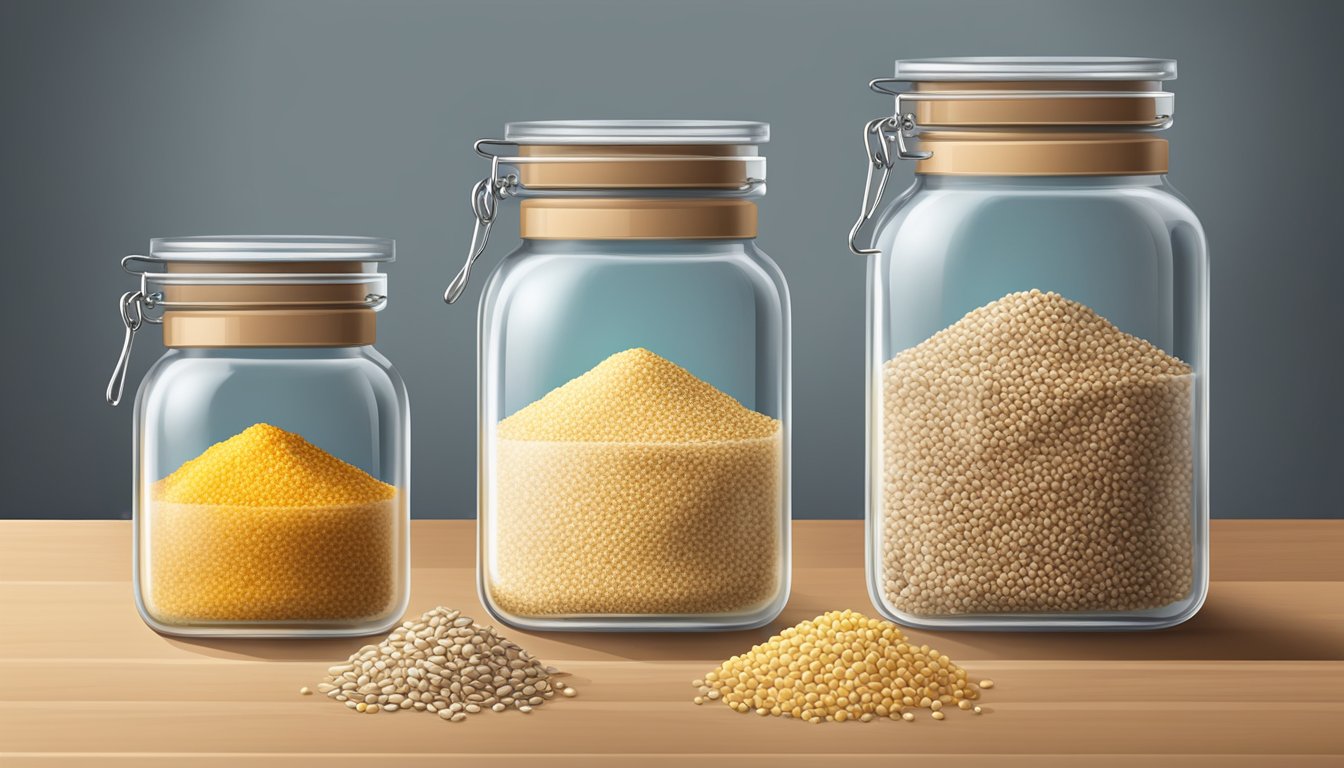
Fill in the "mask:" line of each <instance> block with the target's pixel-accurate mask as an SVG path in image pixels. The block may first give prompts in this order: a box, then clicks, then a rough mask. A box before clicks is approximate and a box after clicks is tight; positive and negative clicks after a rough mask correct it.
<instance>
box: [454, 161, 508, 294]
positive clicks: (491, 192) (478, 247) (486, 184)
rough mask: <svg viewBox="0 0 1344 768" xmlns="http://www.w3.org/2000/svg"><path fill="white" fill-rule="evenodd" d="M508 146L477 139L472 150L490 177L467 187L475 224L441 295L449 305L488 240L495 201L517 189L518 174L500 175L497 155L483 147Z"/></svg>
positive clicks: (460, 290) (463, 284)
mask: <svg viewBox="0 0 1344 768" xmlns="http://www.w3.org/2000/svg"><path fill="white" fill-rule="evenodd" d="M490 145H496V146H504V145H511V142H507V141H503V140H501V139H480V140H478V141H477V142H476V144H475V146H474V148H475V150H476V154H478V155H480V156H481V157H487V158H489V159H490V175H489V176H486V177H485V178H484V179H481V180H480V181H478V182H476V184H475V186H473V187H472V188H471V213H472V215H473V216H474V217H475V219H476V221H475V224H473V225H472V228H471V245H470V246H469V247H468V248H467V261H466V263H464V264H463V265H462V269H460V270H458V272H457V275H456V276H455V277H454V278H453V281H452V282H451V283H449V284H448V289H447V290H446V291H444V292H443V300H444V301H446V302H448V303H449V304H452V303H453V302H455V301H457V300H458V299H459V298H461V296H462V292H463V291H464V290H466V288H467V281H468V280H470V279H471V266H472V265H473V264H475V263H476V259H478V258H480V256H481V254H482V253H485V246H486V243H488V242H489V241H490V228H491V227H492V226H494V223H495V214H497V213H498V212H499V201H501V200H503V199H505V198H507V197H512V196H513V195H514V194H515V193H516V192H517V190H518V184H519V181H518V174H516V173H508V174H505V175H503V176H501V175H500V170H499V155H495V154H492V153H490V152H486V151H485V149H484V147H486V146H490Z"/></svg>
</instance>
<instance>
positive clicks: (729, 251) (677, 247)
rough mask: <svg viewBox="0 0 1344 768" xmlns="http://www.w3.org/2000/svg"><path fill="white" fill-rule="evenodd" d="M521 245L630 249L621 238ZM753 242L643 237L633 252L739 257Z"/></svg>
mask: <svg viewBox="0 0 1344 768" xmlns="http://www.w3.org/2000/svg"><path fill="white" fill-rule="evenodd" d="M523 242H524V247H525V249H526V253H527V255H529V256H569V255H573V254H575V253H581V254H583V255H584V256H615V257H620V258H628V257H630V256H631V255H632V249H631V246H630V244H629V243H628V242H627V241H621V240H584V239H575V240H537V239H525V240H524V241H523ZM755 243H756V241H755V240H753V239H751V238H740V239H718V240H708V239H707V240H680V239H664V240H643V241H640V243H639V247H638V249H637V254H652V255H657V256H660V257H677V256H684V257H686V258H694V259H705V258H711V259H712V258H716V257H734V256H740V255H741V254H743V253H744V252H747V251H750V250H752V249H754V248H755Z"/></svg>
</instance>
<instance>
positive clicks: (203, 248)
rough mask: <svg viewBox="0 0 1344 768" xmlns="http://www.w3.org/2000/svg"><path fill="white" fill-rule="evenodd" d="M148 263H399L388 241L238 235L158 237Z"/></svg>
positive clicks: (312, 236)
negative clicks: (396, 261)
mask: <svg viewBox="0 0 1344 768" xmlns="http://www.w3.org/2000/svg"><path fill="white" fill-rule="evenodd" d="M139 258H140V259H143V260H146V261H161V262H182V261H207V262H314V261H316V262H385V261H395V260H396V241H394V240H390V239H388V238H384V237H346V236H330V235H267V236H258V235H236V236H224V237H209V236H197V237H156V238H154V239H152V240H150V241H149V256H141V257H139Z"/></svg>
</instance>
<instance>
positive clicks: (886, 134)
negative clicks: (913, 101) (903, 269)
mask: <svg viewBox="0 0 1344 768" xmlns="http://www.w3.org/2000/svg"><path fill="white" fill-rule="evenodd" d="M883 82H886V81H885V80H874V81H873V82H872V83H869V87H870V88H872V89H873V90H875V91H878V92H879V93H886V94H890V95H892V96H895V97H896V111H895V114H893V115H892V116H891V117H879V118H877V119H875V120H869V121H868V122H867V123H866V124H865V125H864V126H863V152H864V154H865V155H866V156H867V157H868V174H867V177H866V178H865V179H864V182H863V202H862V204H861V205H860V207H859V217H858V219H856V220H855V222H854V226H852V227H850V229H849V250H850V252H852V253H855V254H857V255H859V256H871V255H872V254H875V253H879V250H878V249H876V248H863V247H860V246H859V243H858V238H859V230H860V229H861V228H862V227H863V225H864V224H866V223H868V220H869V219H871V218H873V215H874V214H876V213H877V209H878V206H880V205H881V204H882V195H883V194H884V193H885V192H886V190H887V182H888V181H889V180H890V179H891V169H892V168H894V167H895V166H896V161H897V160H927V159H929V158H930V157H932V156H933V154H932V153H930V152H917V151H912V150H911V149H910V148H909V147H907V146H906V144H905V140H906V137H910V136H915V135H917V134H918V128H919V126H918V125H917V124H916V123H915V116H914V115H913V114H909V113H903V112H902V111H901V95H900V94H899V93H896V92H893V91H889V90H886V89H885V88H882V87H881V83H883ZM892 145H895V153H894V154H893V152H892ZM874 175H876V176H877V181H876V184H874V181H873V177H874Z"/></svg>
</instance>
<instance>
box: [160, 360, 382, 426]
mask: <svg viewBox="0 0 1344 768" xmlns="http://www.w3.org/2000/svg"><path fill="white" fill-rule="evenodd" d="M287 353H288V354H287ZM304 389H309V390H314V391H316V390H318V389H320V390H322V394H323V395H329V394H333V393H338V392H347V393H351V396H352V397H353V396H357V395H358V393H359V392H361V391H371V392H372V393H373V394H374V396H375V399H376V400H384V399H388V400H392V401H396V402H399V403H402V404H404V403H405V401H406V399H407V396H406V384H405V381H404V380H403V379H402V377H401V374H400V373H398V372H397V369H396V367H395V366H393V365H392V363H391V362H390V361H389V360H388V359H387V358H386V357H385V356H383V355H382V353H380V352H379V351H378V350H377V349H375V348H374V347H372V346H365V347H356V348H347V349H342V350H307V351H294V350H280V349H277V350H231V349H217V350H191V351H184V350H178V349H170V350H168V351H167V352H165V353H164V354H163V355H162V356H161V357H160V358H159V359H158V360H156V361H155V362H154V364H153V365H151V366H150V368H149V370H148V371H147V372H146V373H145V376H144V378H143V379H142V380H141V382H140V386H139V390H138V393H137V397H136V402H137V405H138V406H139V407H140V409H142V410H143V409H144V408H146V407H149V406H150V405H151V403H152V402H159V403H162V402H164V401H168V400H172V401H182V400H192V399H196V400H205V399H207V398H208V397H211V396H216V395H218V394H220V393H221V392H225V391H236V392H239V393H240V396H248V395H246V393H249V392H251V393H259V392H265V391H270V392H273V393H279V392H289V391H300V392H301V391H303V390H304Z"/></svg>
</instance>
